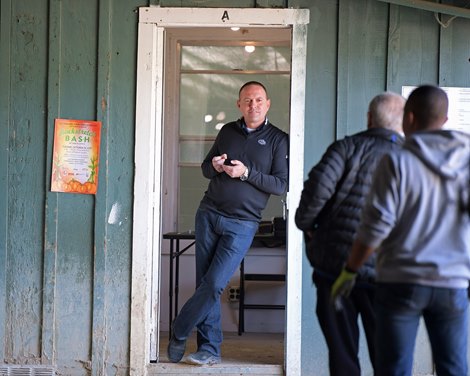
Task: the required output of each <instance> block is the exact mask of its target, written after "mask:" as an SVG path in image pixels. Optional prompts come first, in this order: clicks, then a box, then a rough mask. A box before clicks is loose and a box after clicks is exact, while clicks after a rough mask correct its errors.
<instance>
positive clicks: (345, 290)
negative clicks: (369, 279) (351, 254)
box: [331, 268, 357, 310]
mask: <svg viewBox="0 0 470 376" xmlns="http://www.w3.org/2000/svg"><path fill="white" fill-rule="evenodd" d="M356 277H357V273H355V272H350V271H347V270H346V269H345V268H343V270H342V271H341V274H340V275H339V277H338V278H337V279H336V281H335V283H333V286H332V287H331V301H332V302H333V304H334V305H335V308H336V310H341V308H342V304H341V298H342V297H345V298H347V297H348V296H349V294H351V290H352V289H353V287H354V285H355V284H356Z"/></svg>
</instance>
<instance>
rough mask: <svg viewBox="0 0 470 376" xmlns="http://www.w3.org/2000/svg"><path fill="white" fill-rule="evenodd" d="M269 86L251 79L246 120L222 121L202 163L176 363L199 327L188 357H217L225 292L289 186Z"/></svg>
mask: <svg viewBox="0 0 470 376" xmlns="http://www.w3.org/2000/svg"><path fill="white" fill-rule="evenodd" d="M270 106H271V101H270V100H269V98H268V95H267V91H266V88H265V87H264V86H263V85H262V84H261V83H259V82H256V81H250V82H247V83H246V84H244V85H243V86H242V87H241V88H240V91H239V96H238V100H237V107H238V108H239V110H240V112H241V114H242V118H240V119H239V120H237V121H234V122H230V123H227V124H225V125H224V126H223V127H222V129H221V130H220V132H219V134H218V135H217V137H216V140H215V142H214V144H213V145H212V148H211V149H210V151H209V153H208V154H207V156H206V158H205V159H204V162H203V163H202V166H201V167H202V173H203V175H204V176H205V177H206V178H208V179H210V182H209V187H208V189H207V191H206V193H205V195H204V197H203V198H202V200H201V203H200V206H199V208H198V211H197V213H196V227H195V237H196V291H195V292H194V294H193V296H192V297H191V298H189V300H188V301H187V302H186V303H185V305H184V306H183V308H182V309H181V311H180V313H179V314H178V316H177V317H176V319H175V321H174V323H173V331H172V337H171V339H170V342H169V344H168V358H169V359H170V361H171V362H174V363H176V362H179V361H181V359H183V356H184V353H185V350H186V340H187V338H188V336H189V335H190V334H191V331H192V330H193V329H194V328H195V327H196V328H197V346H198V347H197V351H196V352H195V353H192V354H190V355H188V356H187V357H186V359H185V361H186V363H190V364H196V365H204V364H215V363H220V361H221V353H220V346H221V344H222V325H221V314H220V296H221V294H222V292H223V290H224V288H225V287H226V285H227V283H228V282H229V280H230V278H231V276H232V275H233V273H234V272H235V270H236V269H237V268H238V266H239V265H240V262H241V261H242V260H243V258H244V257H245V254H246V252H247V251H248V249H249V247H250V245H251V243H252V242H253V238H254V236H255V234H256V231H257V229H258V225H259V221H260V220H261V211H262V210H263V209H264V208H265V206H266V203H267V201H268V199H269V196H270V195H271V194H275V195H282V194H283V193H284V192H285V191H286V188H287V177H288V161H287V155H288V138H287V134H286V133H284V132H283V131H281V130H280V129H278V128H276V127H275V126H274V125H272V124H271V123H270V122H269V120H268V118H267V117H266V115H267V113H268V110H269V108H270Z"/></svg>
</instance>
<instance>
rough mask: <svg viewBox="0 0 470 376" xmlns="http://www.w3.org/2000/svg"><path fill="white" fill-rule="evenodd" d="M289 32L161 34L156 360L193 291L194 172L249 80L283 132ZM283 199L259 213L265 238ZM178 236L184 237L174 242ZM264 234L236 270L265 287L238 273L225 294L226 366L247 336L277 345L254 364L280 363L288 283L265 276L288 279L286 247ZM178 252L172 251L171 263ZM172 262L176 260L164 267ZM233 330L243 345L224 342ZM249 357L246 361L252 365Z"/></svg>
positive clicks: (200, 190) (231, 339)
mask: <svg viewBox="0 0 470 376" xmlns="http://www.w3.org/2000/svg"><path fill="white" fill-rule="evenodd" d="M291 32H292V28H291V27H285V28H279V27H278V28H268V27H265V28H253V27H232V28H228V27H227V28H223V29H221V28H203V27H197V28H190V27H184V28H167V29H166V30H165V35H164V37H165V44H164V48H165V51H164V55H165V60H164V66H165V69H164V80H163V92H164V95H163V98H164V101H163V102H164V103H163V108H164V112H163V154H162V168H163V175H162V195H163V196H162V201H161V205H162V206H161V207H162V217H161V218H162V221H161V223H162V224H161V229H162V234H163V240H162V242H161V273H160V276H161V279H160V281H159V282H160V290H161V292H162V294H160V302H159V304H156V305H154V306H155V307H156V309H159V315H157V314H155V315H154V317H159V318H160V319H159V326H158V327H159V334H160V336H159V338H155V341H157V342H159V343H160V345H159V346H158V347H157V348H156V351H157V357H156V358H157V359H158V360H164V359H165V353H166V352H165V348H166V344H167V339H168V336H169V330H171V329H170V327H171V325H170V324H171V320H172V319H174V317H175V316H176V314H177V311H178V308H180V307H181V306H182V305H183V304H184V302H185V301H186V300H187V299H188V298H189V297H190V296H191V295H192V293H193V292H194V281H195V275H194V273H195V265H194V263H195V259H194V247H193V241H194V239H192V237H191V236H190V234H191V232H192V231H193V229H194V228H195V223H194V217H195V213H196V210H197V207H198V205H199V202H200V200H201V198H202V197H203V195H204V191H205V190H206V189H207V185H208V180H207V179H205V178H204V177H203V176H202V173H201V168H200V166H201V163H202V161H203V159H204V157H205V155H206V154H207V151H208V150H209V148H210V147H211V145H212V143H213V142H214V140H215V138H216V136H217V133H218V132H219V130H220V129H221V127H222V126H223V125H224V124H225V123H227V122H229V121H233V120H236V119H238V118H239V117H240V112H239V110H238V108H237V107H236V104H235V102H236V99H238V90H239V88H240V87H241V86H242V85H243V84H244V83H245V82H247V81H252V80H255V81H259V82H262V83H263V84H264V85H265V86H266V88H267V91H268V94H269V97H270V99H271V109H270V111H269V113H268V118H269V120H270V122H271V123H273V124H274V125H276V126H277V127H278V128H280V129H282V130H283V131H285V132H286V133H289V121H290V116H289V111H290V86H291V76H290V73H291V72H290V70H291V39H292V36H291ZM285 200H286V197H285V195H283V196H281V197H279V196H271V197H270V200H269V202H268V205H267V207H266V208H265V210H264V211H263V222H262V227H261V229H262V230H263V231H265V232H267V231H269V230H268V226H269V224H270V222H271V223H272V222H273V219H274V218H283V216H284V214H285V207H284V205H285ZM270 227H271V228H272V227H273V226H270ZM175 232H176V233H177V234H175ZM271 232H272V230H271ZM179 234H182V235H181V239H180V235H179ZM268 235H269V234H267V233H264V234H263V239H262V240H263V242H261V241H255V246H254V247H252V248H251V249H250V251H249V252H248V254H247V256H246V257H245V261H244V264H243V265H244V269H243V270H246V272H247V273H249V274H247V276H248V277H249V278H251V279H253V277H256V276H257V275H261V274H262V273H264V274H263V275H262V276H260V277H263V280H262V281H257V282H254V281H250V282H248V281H247V282H244V281H243V283H240V281H241V280H240V273H239V272H238V271H237V272H236V273H235V275H233V276H232V279H231V281H230V282H229V284H228V287H227V289H226V290H225V292H224V293H223V294H222V297H221V310H222V312H223V314H222V328H223V330H224V338H225V339H224V348H225V350H226V351H225V352H224V354H223V361H224V362H225V361H226V359H232V362H233V360H235V361H236V360H237V359H236V358H235V359H234V356H235V355H236V353H239V354H240V351H238V352H236V353H235V354H234V353H233V350H232V354H227V351H230V349H233V348H234V347H236V346H237V345H235V344H239V343H240V342H241V341H243V343H244V347H245V348H247V344H250V342H248V341H247V339H248V338H250V337H253V336H250V333H266V334H267V333H269V334H271V335H270V336H269V338H270V341H269V342H271V343H272V344H276V343H277V344H278V346H272V348H271V351H270V353H269V356H267V357H264V358H261V357H259V358H261V359H258V361H259V363H263V362H264V363H267V362H268V361H270V362H271V363H273V364H277V365H280V366H282V364H283V361H284V351H283V338H284V311H283V310H282V309H280V308H281V306H285V303H286V302H285V300H286V285H285V283H282V282H281V281H272V280H266V279H267V278H271V279H272V278H273V277H272V276H273V275H274V276H276V277H282V276H285V274H286V252H285V250H286V246H285V242H283V241H282V239H280V238H279V239H275V241H273V239H268ZM264 236H266V238H264ZM168 237H171V238H170V239H168ZM175 237H177V238H175ZM189 238H191V239H189ZM258 238H260V236H258V237H257V239H258ZM177 240H179V242H180V243H179V246H178V247H177V248H178V250H173V252H172V251H171V249H170V247H171V245H170V242H175V241H177ZM173 245H174V244H173ZM175 252H178V256H176V257H175V256H174V255H175ZM179 253H181V255H179ZM171 257H174V258H175V259H173V260H170V258H171ZM170 267H171V271H170ZM254 273H256V275H255V274H254ZM244 275H245V274H244ZM170 279H171V280H170ZM154 283H157V281H154ZM154 290H155V289H154ZM242 292H243V301H244V302H245V304H244V305H243V307H248V308H245V309H243V310H242V312H240V307H241V306H240V301H239V299H240V296H241V295H242ZM178 303H180V304H179V305H178ZM255 304H256V306H255ZM248 309H249V310H248ZM240 323H243V324H240ZM237 332H238V333H239V334H240V335H244V338H237V337H236V336H233V335H231V334H233V333H237ZM244 332H247V333H246V334H244ZM156 334H157V333H156ZM265 337H266V336H265ZM189 342H190V343H189V345H188V348H189V350H190V351H191V348H192V347H194V346H193V344H192V342H194V338H192V337H191V338H190V341H189ZM252 343H253V345H255V344H256V343H261V342H260V341H252ZM159 350H160V352H159V355H158V351H159ZM252 350H253V349H252ZM194 351H195V349H194ZM253 352H256V351H253ZM243 355H244V356H245V357H247V355H249V354H246V353H245V354H243V353H241V355H240V357H243ZM248 358H249V359H251V360H250V362H253V361H254V359H255V358H253V357H251V358H250V357H248ZM244 360H245V359H240V361H244ZM281 369H282V368H281Z"/></svg>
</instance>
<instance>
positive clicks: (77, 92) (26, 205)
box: [0, 0, 470, 375]
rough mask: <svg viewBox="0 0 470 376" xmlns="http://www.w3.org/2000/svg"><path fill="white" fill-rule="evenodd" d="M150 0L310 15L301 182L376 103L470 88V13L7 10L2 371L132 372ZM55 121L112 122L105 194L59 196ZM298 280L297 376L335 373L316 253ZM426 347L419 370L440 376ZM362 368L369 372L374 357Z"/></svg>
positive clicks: (62, 1) (117, 7) (1, 39)
mask: <svg viewBox="0 0 470 376" xmlns="http://www.w3.org/2000/svg"><path fill="white" fill-rule="evenodd" d="M443 3H445V4H453V5H456V6H462V7H463V6H464V5H465V3H466V1H462V0H455V1H451V0H449V1H443ZM149 5H160V6H164V7H182V6H184V7H226V6H230V7H249V8H252V7H258V8H263V7H281V8H282V7H293V8H297V7H299V8H308V9H310V23H309V25H308V26H307V28H308V39H307V41H308V48H307V82H306V96H307V103H306V129H305V145H306V146H308V147H306V148H305V158H304V160H305V171H304V173H305V174H307V173H308V171H309V169H310V167H311V166H312V165H313V164H314V163H316V162H317V161H318V160H319V158H320V157H321V155H322V154H323V152H324V151H325V149H326V147H327V146H328V145H329V144H330V143H331V142H332V141H334V140H335V139H336V138H339V137H343V136H344V135H347V134H352V133H354V132H357V131H359V130H362V129H364V128H365V125H366V111H367V105H368V102H369V100H370V99H371V98H372V97H373V96H374V95H375V94H377V93H378V92H380V91H383V90H392V91H397V92H399V91H400V90H401V86H402V85H417V84H421V83H433V84H440V85H442V86H466V87H469V86H470V61H469V59H470V38H469V37H468V36H469V35H470V20H469V19H468V18H456V19H454V20H452V21H451V22H450V24H449V26H448V27H443V26H440V25H439V23H438V22H437V21H436V19H435V17H434V14H433V13H432V12H428V11H424V10H419V9H415V8H411V7H403V6H398V5H390V4H387V3H385V2H382V1H377V0H337V1H331V0H289V1H287V0H258V1H253V0H242V1H238V0H230V1H227V0H225V1H222V0H219V1H215V0H206V1H202V0H185V1H183V0H161V1H158V0H149V1H146V0H87V1H77V0H2V1H1V3H0V21H1V23H0V192H1V196H0V267H1V272H0V363H9V364H44V365H53V366H57V367H58V368H59V369H60V371H61V372H62V374H65V375H88V374H93V375H127V374H128V373H129V369H128V367H129V352H130V344H129V332H130V321H131V319H130V301H131V291H130V289H131V273H130V266H131V252H132V237H133V234H132V219H133V218H132V208H133V178H134V160H133V158H134V142H135V132H134V130H135V125H134V118H135V83H136V72H135V67H136V45H137V22H138V19H137V13H136V9H137V8H138V7H140V6H149ZM442 18H443V19H444V20H448V19H449V18H450V17H449V16H442ZM57 117H65V118H78V119H97V120H100V121H102V122H103V128H102V142H101V164H100V175H99V191H98V194H97V195H96V196H89V195H74V194H64V193H52V192H50V191H49V188H50V177H51V161H52V140H53V121H54V119H55V118H57ZM303 278H304V290H303V292H302V294H303V302H304V306H303V307H302V308H303V328H304V333H303V337H302V359H303V360H302V373H303V374H305V375H327V374H328V370H327V354H326V348H325V344H324V340H323V338H322V335H321V332H320V331H319V328H318V323H317V321H316V317H315V313H314V312H315V290H314V288H313V287H312V283H311V267H310V265H309V264H308V261H307V260H306V258H305V257H304V269H303ZM418 347H419V348H418V352H417V360H416V364H415V367H416V371H417V372H418V371H419V372H421V373H425V372H429V373H430V372H431V361H430V358H429V355H428V353H427V344H426V343H420V346H418ZM361 359H362V360H363V361H364V364H365V365H364V366H365V374H367V373H368V372H370V365H368V362H367V354H366V353H364V348H363V347H362V348H361Z"/></svg>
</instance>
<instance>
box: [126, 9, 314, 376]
mask: <svg viewBox="0 0 470 376" xmlns="http://www.w3.org/2000/svg"><path fill="white" fill-rule="evenodd" d="M139 15H140V17H139V50H138V79H137V113H136V176H135V205H134V241H133V268H132V270H133V284H132V298H133V301H132V320H131V369H132V370H135V372H136V373H135V374H144V372H145V374H146V373H147V366H148V363H149V362H150V361H152V360H153V361H155V360H158V357H157V354H158V338H159V336H158V334H159V331H160V328H159V323H160V314H161V309H160V308H161V307H160V304H159V302H160V301H161V298H162V297H163V296H164V295H166V294H167V290H165V286H163V282H162V281H163V278H164V277H163V275H162V273H161V271H162V270H164V268H165V269H167V268H168V267H167V261H165V260H163V259H162V250H163V248H164V247H163V246H162V234H164V233H166V232H168V231H182V230H189V229H191V227H192V226H191V222H190V221H192V218H193V217H194V215H193V214H194V209H193V211H192V213H191V214H189V215H187V213H186V210H187V211H188V212H191V204H189V205H183V204H182V200H181V198H182V196H184V197H187V193H185V195H181V194H178V192H180V189H179V187H181V181H182V179H186V180H189V181H191V182H194V173H195V171H197V172H199V175H200V171H199V170H198V168H195V167H196V166H199V165H200V161H197V158H200V155H201V152H202V154H204V155H205V152H203V151H204V150H205V149H204V146H205V144H207V143H210V141H211V137H214V135H211V134H210V132H209V134H204V136H202V135H198V134H194V129H191V124H192V123H199V125H201V126H202V127H203V129H205V130H207V129H208V128H210V129H211V130H212V129H214V131H215V132H216V130H217V124H218V123H217V121H220V122H223V119H222V115H221V114H220V113H218V112H217V113H215V112H214V113H211V111H212V110H210V111H209V109H208V108H205V109H203V110H201V111H202V112H201V113H200V114H199V115H200V116H199V115H198V116H197V117H196V118H195V119H193V118H192V119H191V121H189V122H188V124H189V131H188V132H189V133H187V134H185V132H184V126H183V128H181V122H182V117H184V116H189V115H188V114H187V113H183V112H182V111H181V106H180V103H182V102H183V100H187V98H191V97H194V92H193V93H192V95H185V93H186V92H187V93H191V90H193V91H194V89H195V88H197V90H206V93H203V94H198V93H199V91H196V99H199V100H201V99H202V98H204V101H205V102H207V100H208V99H211V96H210V95H208V89H209V88H211V90H212V89H213V90H219V91H220V93H224V91H225V92H227V95H226V97H224V96H223V95H214V96H213V97H212V99H214V98H224V100H225V101H228V103H227V104H226V105H224V104H221V103H216V104H215V106H214V108H216V109H217V110H219V111H220V110H226V111H238V110H237V109H236V107H235V105H234V103H233V101H234V96H233V93H232V94H230V93H229V89H230V88H231V87H232V86H233V87H232V89H233V88H235V91H236V93H237V94H238V88H239V87H240V86H241V83H242V82H245V81H247V80H248V79H247V77H242V76H243V75H252V76H251V78H250V79H256V80H260V81H262V82H266V80H267V81H268V82H269V83H270V82H271V81H272V83H273V89H274V93H276V94H277V90H276V85H278V84H279V82H282V80H284V81H285V82H284V85H286V83H287V87H288V88H289V89H290V90H287V91H284V92H287V93H289V94H288V97H287V98H283V99H281V102H283V103H284V104H285V105H286V109H284V110H283V109H282V105H280V104H276V106H277V107H278V108H277V109H278V110H279V111H280V113H279V116H281V117H282V116H287V117H288V119H287V120H288V121H283V120H282V118H281V119H280V120H279V121H277V120H273V116H274V118H275V117H276V115H275V114H274V115H273V114H272V111H270V113H268V116H269V117H270V120H271V121H272V122H273V123H274V124H276V125H277V126H280V125H282V124H285V125H287V124H290V127H289V129H286V131H288V133H290V135H291V136H290V148H291V150H295V151H296V153H295V154H293V153H292V152H291V155H290V162H289V166H290V178H289V192H288V195H287V197H286V199H285V200H284V201H286V202H287V213H286V215H287V229H288V230H287V234H288V235H287V252H286V258H287V269H288V272H287V286H288V288H287V302H286V306H287V307H288V308H287V310H286V316H285V317H286V320H285V328H286V331H285V339H284V342H285V357H284V368H285V370H286V372H289V374H292V375H296V374H300V329H301V325H299V323H300V310H301V263H300V260H301V258H300V257H298V255H299V254H301V252H302V238H301V234H300V232H298V231H297V230H296V229H295V225H294V219H293V214H294V213H293V211H292V210H289V202H292V203H294V205H295V204H296V203H297V202H298V200H299V197H300V190H301V185H302V184H301V183H302V181H303V122H304V118H303V116H304V90H305V88H304V82H305V42H306V23H307V22H308V11H305V10H293V9H283V10H282V9H276V10H274V9H214V8H212V9H207V8H206V9H194V8H191V9H185V8H141V9H140V13H139ZM231 26H233V27H239V28H240V30H242V33H245V34H239V36H238V37H236V34H233V33H236V32H237V31H233V30H231V29H230V27H231ZM214 28H217V29H214ZM243 30H245V31H243ZM196 31H197V32H196ZM238 31H239V30H238ZM188 32H189V34H188ZM247 33H248V35H249V36H250V37H249V38H248V37H245V39H243V38H242V37H241V36H240V35H245V36H246V34H247ZM191 34H193V35H192V36H191ZM229 36H230V37H229ZM234 36H235V37H234ZM201 41H206V42H204V43H201ZM215 41H217V42H215ZM248 41H250V43H251V44H252V45H253V46H255V47H257V48H259V49H258V51H259V52H258V53H259V54H261V55H263V54H264V55H268V56H269V62H270V64H271V65H273V64H274V66H276V65H277V67H275V69H272V68H269V67H266V66H263V67H257V66H253V67H252V69H246V68H244V69H242V70H239V71H236V70H232V71H229V72H228V71H224V69H223V59H222V60H220V61H217V59H215V60H214V59H209V60H207V61H205V62H201V61H200V59H194V57H197V56H199V55H201V53H205V54H208V53H212V54H213V55H214V56H215V55H219V56H227V54H230V53H231V52H233V51H237V49H242V48H244V47H245V45H246V44H247V42H248ZM171 43H174V46H176V47H175V48H174V49H171V48H170V49H169V48H168V46H169V45H171ZM197 49H199V51H196V50H197ZM201 51H202V52H201ZM287 51H288V52H289V53H288V54H287V55H288V56H289V58H290V69H289V68H287V69H282V68H279V67H280V66H281V65H282V64H281V63H282V61H283V59H284V60H285V61H286V62H287V61H288V60H289V58H285V56H286V52H287ZM238 53H239V52H238ZM172 54H173V56H171V55H172ZM185 54H186V57H187V58H188V61H189V63H188V64H189V65H188V66H186V65H185V64H186V63H185V62H184V61H183V60H184V59H183V57H184V55H185ZM234 56H237V53H235V54H234V55H233V56H232V59H233V58H234ZM252 56H255V55H252ZM275 56H277V57H278V58H277V59H276V58H273V57H275ZM191 57H192V59H191ZM225 60H227V59H225ZM258 60H260V59H258ZM261 60H262V59H261ZM202 63H204V64H209V65H208V66H199V67H198V68H199V69H194V64H196V65H197V64H202ZM211 64H212V66H211ZM221 64H222V66H221ZM169 77H173V78H171V79H169ZM220 77H223V79H222V80H221V79H220ZM273 77H276V79H274V80H272V79H273ZM278 79H280V80H278ZM276 80H277V81H279V82H278V83H275V82H277V81H276ZM164 81H165V85H164V84H163V82H164ZM227 83H228V85H229V86H228V87H227V86H226V85H227ZM281 85H282V84H281ZM268 86H270V85H269V84H268ZM167 90H169V91H167ZM169 93H170V94H169ZM205 94H206V95H205ZM272 95H273V91H272V90H271V93H270V96H271V97H272ZM182 98H183V99H182ZM174 101H177V102H178V103H174ZM276 101H277V100H276ZM195 103H196V104H193V105H195V106H196V107H197V108H198V109H200V105H201V104H200V103H198V102H197V101H196V102H195ZM185 106H191V104H188V103H185ZM276 106H274V107H272V108H276ZM188 113H189V114H190V113H191V111H190V112H188ZM193 113H194V111H193ZM289 113H290V116H289V115H287V114H289ZM206 115H207V116H206ZM224 115H225V116H226V121H228V120H232V119H234V118H236V117H238V113H237V114H236V115H234V114H230V113H226V114H224ZM210 116H212V119H210ZM219 118H220V119H221V120H218V119H219ZM209 119H210V120H209ZM212 120H215V121H214V122H213V127H208V126H207V123H211V122H212ZM226 121H225V122H226ZM176 124H177V125H178V126H175V125H176ZM181 129H183V132H181ZM169 145H178V148H174V147H170V148H168V146H169ZM172 153H173V155H172ZM204 155H202V157H204ZM169 161H171V162H169ZM293 166H294V167H295V168H294V169H293V168H292V167H293ZM197 172H196V173H197ZM196 185H197V184H191V186H196ZM206 186H207V182H205V181H202V184H201V185H200V188H195V190H194V192H193V193H191V194H190V196H191V195H193V194H194V197H195V198H194V200H191V202H192V201H195V202H194V204H195V205H197V203H198V202H199V200H200V198H201V197H202V192H199V191H197V190H198V189H205V187H206ZM170 190H172V194H170V195H169V194H168V192H169V191H170ZM277 200H278V201H279V198H277ZM270 206H271V207H272V208H268V213H269V211H270V210H272V211H273V213H272V216H276V215H277V214H278V213H279V211H282V205H279V202H278V203H273V204H272V205H270ZM266 215H269V216H271V214H266ZM183 300H184V299H181V302H183ZM146 314H147V315H146ZM149 337H150V343H148V338H149ZM142 346H143V347H142ZM139 370H140V371H139ZM139 372H141V373H139Z"/></svg>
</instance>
